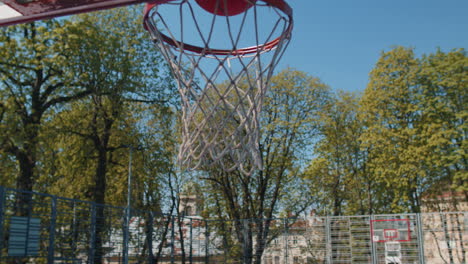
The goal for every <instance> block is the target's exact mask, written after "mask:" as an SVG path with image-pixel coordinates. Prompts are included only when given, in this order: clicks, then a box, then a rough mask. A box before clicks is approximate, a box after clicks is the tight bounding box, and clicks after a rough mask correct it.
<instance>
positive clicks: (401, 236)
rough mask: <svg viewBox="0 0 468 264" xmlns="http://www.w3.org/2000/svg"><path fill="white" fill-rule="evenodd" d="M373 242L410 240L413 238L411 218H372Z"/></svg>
mask: <svg viewBox="0 0 468 264" xmlns="http://www.w3.org/2000/svg"><path fill="white" fill-rule="evenodd" d="M371 236H372V241H373V242H390V241H393V242H408V241H410V240H411V227H410V220H409V219H379V220H371Z"/></svg>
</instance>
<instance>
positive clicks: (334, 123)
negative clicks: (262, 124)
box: [304, 92, 375, 215]
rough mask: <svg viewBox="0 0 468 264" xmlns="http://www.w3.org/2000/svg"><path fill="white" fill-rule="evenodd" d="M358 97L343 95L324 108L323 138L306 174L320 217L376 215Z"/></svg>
mask: <svg viewBox="0 0 468 264" xmlns="http://www.w3.org/2000/svg"><path fill="white" fill-rule="evenodd" d="M358 109H359V98H358V97H357V96H356V95H354V94H350V93H344V92H341V93H340V94H339V95H338V97H337V98H334V99H333V101H332V102H331V103H330V104H329V105H328V106H327V107H326V108H324V109H323V111H322V112H321V113H320V114H319V117H320V137H319V140H318V142H317V144H316V146H315V151H314V154H315V155H316V157H315V158H314V159H313V160H312V162H311V164H310V166H309V167H308V168H307V171H306V173H305V174H304V175H305V177H306V179H307V180H308V181H309V184H310V186H311V189H312V190H311V193H312V194H313V196H314V197H315V203H316V204H317V205H318V206H319V209H321V210H320V211H321V212H320V213H321V214H324V215H325V214H326V215H343V214H367V213H369V214H371V213H373V212H374V211H373V207H374V206H373V203H374V199H373V195H374V194H373V189H374V188H375V186H374V184H375V183H374V179H372V178H371V177H370V176H371V175H370V174H369V173H367V171H366V157H367V155H366V152H365V151H364V150H362V149H361V139H360V137H361V135H362V134H363V133H364V127H363V125H362V122H361V121H360V119H359V117H358V114H359V112H358Z"/></svg>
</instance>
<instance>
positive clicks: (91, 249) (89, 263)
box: [88, 202, 96, 264]
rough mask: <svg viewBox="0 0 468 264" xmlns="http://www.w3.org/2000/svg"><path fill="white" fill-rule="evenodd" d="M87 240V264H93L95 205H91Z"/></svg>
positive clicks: (93, 203)
mask: <svg viewBox="0 0 468 264" xmlns="http://www.w3.org/2000/svg"><path fill="white" fill-rule="evenodd" d="M90 233H91V234H90V240H89V253H88V264H93V263H94V254H95V250H94V249H95V247H96V203H95V202H92V203H91V230H90Z"/></svg>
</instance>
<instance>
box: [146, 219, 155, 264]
mask: <svg viewBox="0 0 468 264" xmlns="http://www.w3.org/2000/svg"><path fill="white" fill-rule="evenodd" d="M146 221H147V223H146V226H147V227H148V230H146V232H147V233H146V243H147V244H148V263H149V264H153V262H154V256H153V231H154V229H153V223H154V216H153V211H150V212H149V214H148V219H147V220H146Z"/></svg>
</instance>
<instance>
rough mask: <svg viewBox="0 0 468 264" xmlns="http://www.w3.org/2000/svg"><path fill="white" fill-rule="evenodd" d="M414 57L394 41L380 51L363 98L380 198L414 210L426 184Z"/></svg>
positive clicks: (393, 205)
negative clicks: (382, 189) (384, 49)
mask: <svg viewBox="0 0 468 264" xmlns="http://www.w3.org/2000/svg"><path fill="white" fill-rule="evenodd" d="M419 69H420V67H419V61H418V60H417V59H415V57H414V53H413V50H411V49H406V48H403V47H397V48H395V49H393V50H391V51H389V52H385V53H383V54H382V56H381V58H380V59H379V61H378V62H377V65H376V67H375V68H374V69H373V70H372V71H371V74H370V80H369V84H368V86H367V88H366V90H365V92H364V96H363V98H362V107H361V111H362V117H363V121H364V125H365V127H366V131H365V132H364V134H363V135H362V142H363V145H362V146H363V147H364V148H366V149H367V150H368V163H367V166H368V169H369V173H371V174H372V175H373V177H376V180H377V181H378V182H380V183H382V184H383V186H385V188H387V189H386V191H385V192H380V193H379V194H385V195H387V197H384V199H383V200H387V203H388V204H389V205H390V208H391V209H390V210H391V211H393V212H395V213H396V212H405V211H407V210H410V211H412V212H419V210H420V205H421V194H422V193H423V191H424V190H425V188H427V185H425V182H427V181H426V180H425V178H426V174H425V171H424V170H423V169H422V166H421V164H422V162H423V161H422V157H421V155H420V151H421V150H422V149H421V140H420V137H419V123H420V113H419V111H418V108H417V105H418V100H419V99H418V96H417V92H416V91H417V90H418V89H419V86H420V83H419V75H418V74H419Z"/></svg>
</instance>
